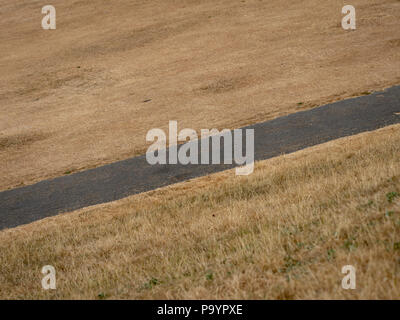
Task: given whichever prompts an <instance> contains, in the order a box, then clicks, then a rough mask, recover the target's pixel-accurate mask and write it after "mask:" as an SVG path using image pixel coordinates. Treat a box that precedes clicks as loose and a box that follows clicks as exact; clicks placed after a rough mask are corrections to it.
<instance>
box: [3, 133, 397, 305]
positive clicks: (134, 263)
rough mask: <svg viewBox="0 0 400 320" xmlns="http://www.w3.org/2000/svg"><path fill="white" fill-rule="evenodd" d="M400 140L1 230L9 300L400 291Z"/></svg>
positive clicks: (340, 146) (361, 295)
mask: <svg viewBox="0 0 400 320" xmlns="http://www.w3.org/2000/svg"><path fill="white" fill-rule="evenodd" d="M399 141H400V125H394V126H390V127H387V128H384V129H381V130H377V131H374V132H368V133H363V134H360V135H357V136H353V137H349V138H343V139H340V140H336V141H332V142H329V143H326V144H323V145H320V146H315V147H312V148H309V149H306V150H303V151H299V152H296V153H294V154H290V155H286V156H281V157H278V158H275V159H271V160H266V161H262V162H259V163H257V164H256V168H255V172H254V173H253V174H252V175H250V176H248V177H236V176H234V171H233V170H231V171H227V172H223V173H218V174H215V175H211V176H207V177H203V178H199V179H195V180H192V181H188V182H185V183H180V184H177V185H174V186H170V187H167V188H163V189H159V190H156V191H152V192H149V193H146V194H141V195H135V196H131V197H129V198H126V199H123V200H119V201H116V202H114V203H110V204H103V205H99V206H95V207H91V208H85V209H82V210H79V211H76V212H72V213H68V214H63V215H60V216H57V217H53V218H48V219H44V220H42V221H38V222H35V223H32V224H29V225H26V226H21V227H18V228H15V229H10V230H4V231H2V232H0V268H1V269H0V270H1V272H0V283H1V286H0V298H19V299H30V298H63V299H67V298H72V299H75V298H79V299H80V298H88V299H97V298H111V299H119V298H122V299H123V298H135V299H144V298H150V299H153V298H167V299H171V298H176V299H199V298H200V299H217V298H218V299H237V298H239V299H265V298H267V299H333V298H334V299H398V298H399V297H400V160H399V155H400V144H399ZM47 264H50V265H53V266H54V267H55V268H56V271H57V289H56V290H54V291H51V292H47V291H44V290H42V289H41V277H42V274H41V273H40V270H41V268H42V267H43V266H44V265H47ZM348 264H350V265H353V266H355V267H356V270H357V288H356V290H349V291H347V290H343V289H342V288H341V280H342V277H343V275H342V274H341V268H342V266H344V265H348Z"/></svg>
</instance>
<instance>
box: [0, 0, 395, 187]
mask: <svg viewBox="0 0 400 320" xmlns="http://www.w3.org/2000/svg"><path fill="white" fill-rule="evenodd" d="M51 4H52V5H54V6H55V7H56V9H57V30H54V31H44V30H42V29H41V26H40V21H41V19H42V15H41V7H42V6H43V2H42V1H39V0H30V1H23V2H21V1H14V0H0V7H1V10H2V19H1V21H0V43H1V46H0V136H1V137H15V136H27V135H30V134H32V132H40V133H43V135H45V136H46V139H41V140H35V141H33V142H32V143H27V144H21V145H20V147H18V148H1V149H0V163H1V164H2V167H3V172H2V177H1V179H0V190H2V189H7V188H11V187H14V186H16V185H19V184H21V183H24V184H31V183H33V182H36V181H39V180H42V179H45V178H49V177H54V176H57V175H62V174H63V173H64V172H65V171H67V170H73V171H74V172H75V171H79V170H82V169H86V168H92V167H95V166H98V165H100V164H104V163H109V162H113V161H116V160H120V159H124V158H128V157H131V156H134V155H137V154H141V153H144V151H145V150H146V141H145V137H146V133H147V132H148V130H150V129H152V128H161V129H163V130H165V129H166V128H167V126H168V120H178V123H179V127H180V128H187V127H188V128H193V129H195V130H196V131H199V130H200V129H202V128H209V129H211V128H213V127H215V128H218V129H222V128H229V129H233V128H238V127H240V126H244V125H248V124H252V123H255V122H260V121H264V120H268V119H272V118H275V117H278V116H281V115H285V114H288V113H292V112H295V111H298V110H304V109H309V108H312V107H315V106H318V105H321V104H324V103H327V102H331V101H335V100H339V99H344V98H348V97H352V96H354V95H360V94H361V93H363V92H371V91H373V90H379V89H382V88H385V87H387V86H391V85H394V84H399V83H400V50H399V39H400V2H399V1H397V0H369V1H365V0H353V1H352V3H351V4H352V5H354V6H355V8H356V10H357V21H358V24H357V30H355V31H345V30H343V29H342V28H341V19H342V14H341V9H342V7H343V5H345V4H347V3H346V2H345V1H338V0H324V1H320V0H307V1H302V0H268V1H267V0H263V1H260V0H246V1H232V0H218V1H215V0H202V1H198V0H179V1H178V0H148V1H136V0H135V1H132V0H123V1H108V0H91V1H84V0H74V1H62V0H53V1H52V3H51ZM144 102H146V103H144ZM300 103H301V104H300Z"/></svg>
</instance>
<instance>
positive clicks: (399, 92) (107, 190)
mask: <svg viewBox="0 0 400 320" xmlns="http://www.w3.org/2000/svg"><path fill="white" fill-rule="evenodd" d="M395 123H400V86H396V87H392V88H389V89H387V90H385V91H382V92H375V93H373V94H370V95H367V96H362V97H357V98H353V99H348V100H343V101H339V102H335V103H331V104H327V105H324V106H321V107H318V108H314V109H311V110H307V111H301V112H298V113H294V114H290V115H288V116H284V117H280V118H277V119H274V120H271V121H267V122H263V123H257V124H255V125H251V126H247V127H244V128H242V129H254V135H255V137H254V144H255V154H254V158H255V160H256V161H257V160H264V159H269V158H272V157H275V156H279V155H281V154H287V153H291V152H294V151H297V150H301V149H304V148H307V147H310V146H313V145H317V144H321V143H324V142H327V141H330V140H334V139H338V138H341V137H345V136H350V135H354V134H357V133H361V132H365V131H371V130H376V129H378V128H382V127H385V126H388V125H391V124H395ZM210 129H211V128H210ZM143 139H145V137H143ZM243 139H244V137H243ZM210 145H211V143H210ZM221 145H222V144H221ZM244 146H245V144H243V147H244ZM180 147H182V146H179V148H180ZM220 152H221V154H223V153H224V149H223V146H222V148H221V150H220ZM399 156H400V155H399ZM222 159H223V158H222ZM235 166H237V165H236V164H231V165H229V164H228V165H226V164H214V165H213V164H210V165H206V164H200V165H194V164H189V165H182V164H163V165H160V164H157V165H150V164H148V162H147V160H146V157H145V155H143V156H138V157H134V158H131V159H127V160H123V161H118V162H115V163H112V164H108V165H105V166H101V167H98V168H95V169H90V170H86V171H82V172H78V173H75V174H71V175H65V176H62V177H58V178H55V179H50V180H44V181H41V182H39V183H36V184H34V185H30V186H26V187H21V188H16V189H11V190H7V191H3V192H0V229H5V228H12V227H15V226H18V225H22V224H27V223H30V222H33V221H36V220H39V219H43V218H46V217H50V216H54V215H57V214H59V213H62V212H69V211H73V210H76V209H79V208H83V207H87V206H90V205H95V204H99V203H105V202H110V201H114V200H118V199H121V198H124V197H127V196H130V195H133V194H138V193H141V192H146V191H150V190H154V189H157V188H160V187H164V186H167V185H171V184H174V183H177V182H181V181H185V180H188V179H192V178H196V177H200V176H205V175H209V174H211V173H215V172H219V171H223V170H227V169H230V168H233V167H235Z"/></svg>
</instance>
